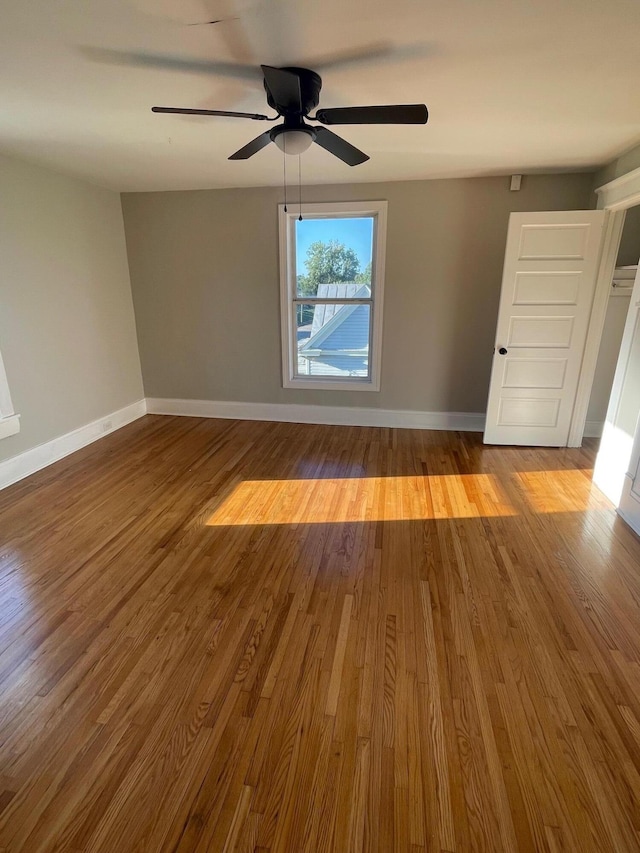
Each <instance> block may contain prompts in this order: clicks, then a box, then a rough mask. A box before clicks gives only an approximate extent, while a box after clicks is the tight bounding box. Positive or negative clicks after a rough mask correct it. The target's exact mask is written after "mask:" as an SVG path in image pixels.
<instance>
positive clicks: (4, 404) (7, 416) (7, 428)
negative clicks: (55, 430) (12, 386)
mask: <svg viewBox="0 0 640 853" xmlns="http://www.w3.org/2000/svg"><path fill="white" fill-rule="evenodd" d="M17 432H20V418H19V416H18V415H16V414H15V409H14V408H13V403H12V402H11V393H10V391H9V382H8V381H7V373H6V371H5V369H4V362H3V361H2V353H1V352H0V438H8V436H10V435H15V434H16V433H17Z"/></svg>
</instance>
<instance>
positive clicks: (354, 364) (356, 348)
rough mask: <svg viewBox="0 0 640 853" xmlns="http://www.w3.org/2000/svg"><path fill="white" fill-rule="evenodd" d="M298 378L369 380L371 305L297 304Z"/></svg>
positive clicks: (295, 308)
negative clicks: (357, 378) (358, 378)
mask: <svg viewBox="0 0 640 853" xmlns="http://www.w3.org/2000/svg"><path fill="white" fill-rule="evenodd" d="M294 310H295V312H296V336H297V347H298V368H297V375H298V376H323V377H326V378H332V377H341V378H343V377H348V376H357V377H360V378H361V379H363V378H364V379H366V378H368V377H369V329H370V325H371V306H370V305H358V304H355V305H354V304H351V305H340V304H338V305H336V304H335V303H333V304H332V303H329V304H323V305H307V304H302V303H299V304H296V305H295V306H294Z"/></svg>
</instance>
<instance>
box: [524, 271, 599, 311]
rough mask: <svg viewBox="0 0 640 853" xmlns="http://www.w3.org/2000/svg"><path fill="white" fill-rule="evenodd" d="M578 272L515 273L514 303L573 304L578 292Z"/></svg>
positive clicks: (579, 278)
mask: <svg viewBox="0 0 640 853" xmlns="http://www.w3.org/2000/svg"><path fill="white" fill-rule="evenodd" d="M581 279H582V273H579V272H564V273H558V272H555V273H554V272H519V273H516V286H515V295H514V298H513V304H514V305H575V304H576V302H577V300H578V294H579V292H580V281H581Z"/></svg>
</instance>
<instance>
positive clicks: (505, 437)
mask: <svg viewBox="0 0 640 853" xmlns="http://www.w3.org/2000/svg"><path fill="white" fill-rule="evenodd" d="M604 216H605V214H604V211H602V210H570V211H554V212H542V213H512V214H511V217H510V219H509V230H508V233H507V248H506V251H505V259H504V271H503V275H502V292H501V295H500V307H499V310H498V326H497V330H496V339H495V348H494V354H493V367H492V370H491V384H490V386H489V402H488V404H487V422H486V427H485V433H484V440H485V442H486V443H487V444H529V445H539V446H546V447H564V446H565V445H566V444H567V441H568V438H569V426H570V422H571V415H572V413H573V406H574V403H575V397H576V390H577V387H578V378H579V376H580V367H581V365H582V356H583V352H584V345H585V340H586V336H587V327H588V324H589V315H590V313H591V303H592V301H593V294H594V290H595V283H596V276H597V271H598V263H599V259H600V245H601V241H602V233H603V225H604Z"/></svg>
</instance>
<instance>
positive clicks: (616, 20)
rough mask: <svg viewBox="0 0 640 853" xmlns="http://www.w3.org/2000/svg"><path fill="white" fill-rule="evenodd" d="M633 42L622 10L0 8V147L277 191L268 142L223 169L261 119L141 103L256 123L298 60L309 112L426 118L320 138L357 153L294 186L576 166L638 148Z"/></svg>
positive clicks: (120, 4) (317, 4) (485, 0)
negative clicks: (269, 72)
mask: <svg viewBox="0 0 640 853" xmlns="http://www.w3.org/2000/svg"><path fill="white" fill-rule="evenodd" d="M217 18H221V19H223V22H222V23H219V24H215V25H208V26H188V24H195V23H198V22H202V21H207V20H211V19H217ZM229 19H233V20H229ZM639 35H640V2H638V0H589V2H585V0H14V2H9V0H4V1H3V2H2V3H1V4H0V57H1V60H0V150H3V151H5V152H7V153H13V154H16V155H19V156H22V157H25V158H28V159H32V160H36V161H38V162H41V163H43V164H47V165H49V166H52V167H54V168H57V169H59V170H62V171H66V172H70V173H73V174H76V175H79V176H82V177H85V178H87V179H89V180H92V181H94V182H96V183H99V184H103V185H105V186H109V187H112V188H114V189H118V190H162V189H186V188H205V187H229V186H262V185H272V184H279V183H281V181H282V154H281V153H280V152H279V151H278V149H277V148H276V146H275V145H270V146H268V147H267V148H266V149H264V150H263V151H261V152H260V153H258V154H256V155H255V157H253V158H252V159H251V160H248V161H244V162H242V161H240V162H230V161H228V160H227V157H228V155H229V154H231V153H232V152H233V151H235V150H236V149H237V148H239V147H241V146H242V145H243V144H245V143H246V142H248V141H249V140H250V139H252V138H253V137H254V136H257V135H258V134H259V133H261V132H262V131H263V130H264V129H265V125H264V124H262V123H259V122H252V121H245V120H240V119H229V118H200V117H181V116H168V115H154V114H152V113H151V112H150V107H151V106H152V105H154V104H155V105H168V106H184V107H204V108H207V109H227V110H241V111H249V112H269V113H271V111H269V110H268V109H267V106H266V102H265V97H264V91H263V89H262V83H261V76H260V72H259V69H258V68H257V66H259V65H260V64H261V63H264V64H267V65H287V64H297V65H302V66H307V67H311V68H314V69H315V70H317V71H319V72H320V73H321V74H322V77H323V83H324V88H323V92H322V98H321V104H320V105H321V106H324V107H330V106H347V105H351V104H353V105H359V104H385V103H413V102H425V103H426V104H427V106H428V107H429V110H430V120H429V124H428V125H427V126H426V127H425V126H417V127H393V126H387V127H384V126H383V127H344V128H336V130H338V132H339V133H340V134H341V135H343V136H344V137H345V138H346V139H348V140H349V141H350V142H352V143H353V144H354V145H357V146H358V147H360V148H362V149H363V150H365V151H366V152H367V153H368V154H370V155H371V160H370V161H368V162H367V163H365V164H363V165H361V166H356V167H354V168H351V167H349V166H346V165H345V164H343V163H341V162H340V161H339V160H337V159H335V158H333V157H332V156H331V155H329V154H328V153H327V152H325V151H323V150H322V149H320V148H319V146H312V149H311V150H310V152H309V153H307V154H305V155H304V156H303V158H302V169H303V173H302V177H303V182H304V183H344V182H351V181H382V180H409V179H420V178H434V177H452V176H462V175H485V174H509V173H511V172H532V171H551V170H567V169H583V168H586V169H589V168H594V167H596V166H599V165H601V164H603V163H605V162H608V161H609V160H611V159H613V158H614V157H615V156H616V155H617V154H619V153H620V152H622V151H624V150H625V149H627V148H629V147H631V146H632V145H634V144H636V143H637V142H638V141H639V140H640V50H639V49H638V36H639ZM132 54H145V55H147V57H148V64H146V65H145V64H144V63H142V62H138V63H136V62H134V61H133V57H132V56H131V55H132ZM363 55H365V56H366V55H369V58H368V59H367V58H363ZM349 56H351V57H352V61H345V57H349ZM152 57H173V58H174V59H176V60H178V59H181V60H201V61H202V62H204V63H206V61H214V62H218V63H233V64H239V65H243V66H244V65H247V64H249V65H252V66H256V71H255V73H254V74H253V73H251V72H250V73H249V74H241V75H239V76H236V75H234V76H233V77H227V76H223V75H221V74H211V73H210V72H209V73H203V72H200V71H195V70H192V71H185V70H180V69H179V68H177V67H173V68H171V67H169V68H162V67H154V60H153V59H152ZM354 57H355V58H354ZM358 57H359V58H358ZM332 58H333V60H334V62H333V63H332V62H331V59H332ZM335 60H338V61H335ZM339 60H342V61H339ZM291 159H293V158H291ZM296 165H297V164H296ZM296 177H297V175H296Z"/></svg>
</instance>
